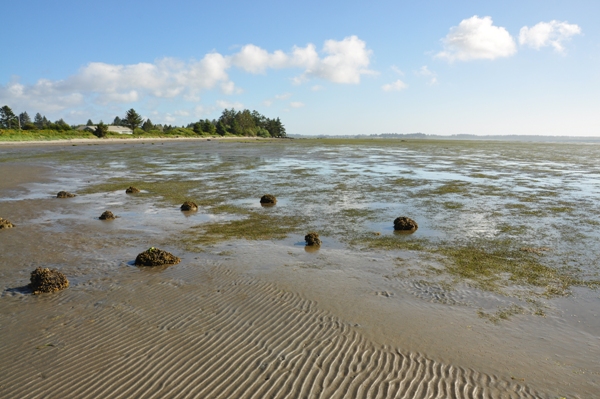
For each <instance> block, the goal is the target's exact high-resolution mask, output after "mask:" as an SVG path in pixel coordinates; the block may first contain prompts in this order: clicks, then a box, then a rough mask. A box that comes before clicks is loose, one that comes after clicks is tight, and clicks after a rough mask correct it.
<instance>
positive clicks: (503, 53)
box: [436, 15, 517, 62]
mask: <svg viewBox="0 0 600 399" xmlns="http://www.w3.org/2000/svg"><path fill="white" fill-rule="evenodd" d="M442 43H443V44H444V51H441V52H439V53H438V54H437V55H436V57H438V58H444V59H446V60H448V61H449V62H453V61H456V60H458V61H469V60H476V59H487V60H493V59H496V58H500V57H510V56H511V55H513V54H515V53H516V52H517V46H516V44H515V40H514V39H513V37H512V36H511V35H510V33H508V31H507V30H506V29H505V28H502V27H498V26H494V25H493V21H492V18H491V17H483V18H479V17H478V16H477V15H475V16H473V17H471V18H468V19H463V20H462V21H461V22H460V24H459V25H458V26H454V27H452V28H450V32H449V33H448V35H447V36H446V37H445V38H444V39H442Z"/></svg>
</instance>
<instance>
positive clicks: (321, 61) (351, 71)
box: [230, 36, 374, 84]
mask: <svg viewBox="0 0 600 399" xmlns="http://www.w3.org/2000/svg"><path fill="white" fill-rule="evenodd" d="M321 53H322V54H323V57H320V56H319V53H318V52H317V49H316V47H315V45H314V44H308V45H306V47H298V46H294V48H293V49H292V51H291V52H289V53H284V52H283V51H281V50H277V51H275V52H273V53H269V52H267V51H266V50H264V49H261V48H260V47H257V46H255V45H253V44H249V45H246V46H244V47H242V49H241V50H240V52H239V53H237V54H234V55H233V56H231V58H230V59H231V62H232V64H233V65H235V66H236V67H238V68H240V69H242V70H244V71H246V72H250V73H265V71H266V70H267V69H282V68H301V69H304V72H303V73H302V74H301V75H300V76H297V77H295V78H294V80H293V82H294V83H296V84H300V83H303V82H305V81H307V80H309V79H310V78H321V79H325V80H329V81H331V82H334V83H350V84H352V83H354V84H356V83H360V77H361V76H362V75H365V74H373V73H374V72H373V71H371V70H369V69H368V67H369V64H370V62H371V55H372V51H371V50H369V49H368V48H367V45H366V43H365V42H364V41H363V40H360V39H359V38H358V37H357V36H348V37H346V38H344V39H342V40H327V41H325V43H324V45H323V50H322V51H321Z"/></svg>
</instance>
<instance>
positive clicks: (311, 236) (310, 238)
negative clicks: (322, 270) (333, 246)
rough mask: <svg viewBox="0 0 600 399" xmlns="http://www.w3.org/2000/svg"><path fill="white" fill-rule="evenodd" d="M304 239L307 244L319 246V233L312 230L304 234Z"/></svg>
mask: <svg viewBox="0 0 600 399" xmlns="http://www.w3.org/2000/svg"><path fill="white" fill-rule="evenodd" d="M304 240H305V241H306V245H308V246H315V247H319V246H321V244H322V242H321V239H320V238H319V233H315V232H314V231H312V232H310V233H308V234H307V235H305V236H304Z"/></svg>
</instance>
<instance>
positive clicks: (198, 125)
mask: <svg viewBox="0 0 600 399" xmlns="http://www.w3.org/2000/svg"><path fill="white" fill-rule="evenodd" d="M192 130H194V133H196V134H202V123H201V122H196V123H194V125H193V126H192Z"/></svg>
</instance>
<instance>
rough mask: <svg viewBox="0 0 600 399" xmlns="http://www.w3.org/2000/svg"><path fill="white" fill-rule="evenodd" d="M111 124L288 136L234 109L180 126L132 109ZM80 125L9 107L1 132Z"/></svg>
mask: <svg viewBox="0 0 600 399" xmlns="http://www.w3.org/2000/svg"><path fill="white" fill-rule="evenodd" d="M112 125H115V126H126V127H128V128H130V129H131V130H132V132H134V134H143V133H144V132H147V133H150V132H154V133H165V134H169V133H177V132H180V131H181V130H182V129H183V130H187V131H191V132H193V133H195V134H197V135H209V136H215V135H220V136H226V135H233V136H251V137H286V131H285V126H284V125H283V123H282V122H281V120H280V119H279V118H275V119H270V118H267V117H266V116H264V115H261V114H260V113H259V112H258V111H249V110H247V109H244V110H242V111H236V110H235V109H233V108H232V109H225V110H223V112H222V114H221V116H220V117H219V118H218V119H212V120H210V119H200V120H198V121H197V122H192V123H189V124H187V125H183V126H181V127H178V126H172V125H162V124H156V125H155V124H153V123H152V121H151V120H150V119H145V120H144V119H143V118H142V116H141V115H140V114H139V113H137V112H136V111H135V110H134V109H133V108H132V109H130V110H128V111H127V112H126V113H125V116H123V117H119V116H116V117H115V119H114V120H113V122H112ZM79 126H81V125H69V124H68V123H66V122H65V121H64V120H63V119H59V120H57V121H55V122H51V121H49V120H48V119H47V118H46V117H45V116H43V115H41V114H40V113H39V112H38V113H37V114H35V116H34V118H33V120H31V118H30V117H29V115H28V114H27V112H22V113H20V114H19V115H16V114H15V113H14V112H13V111H12V109H11V108H10V107H9V106H8V105H5V106H3V107H2V108H0V129H19V130H56V131H66V130H72V129H76V128H77V127H79ZM86 126H95V130H94V132H93V133H94V134H95V135H96V136H98V137H104V136H106V135H107V134H108V125H106V124H105V123H104V122H102V121H100V122H99V123H97V124H95V123H94V122H92V120H91V119H88V121H87V123H86Z"/></svg>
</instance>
